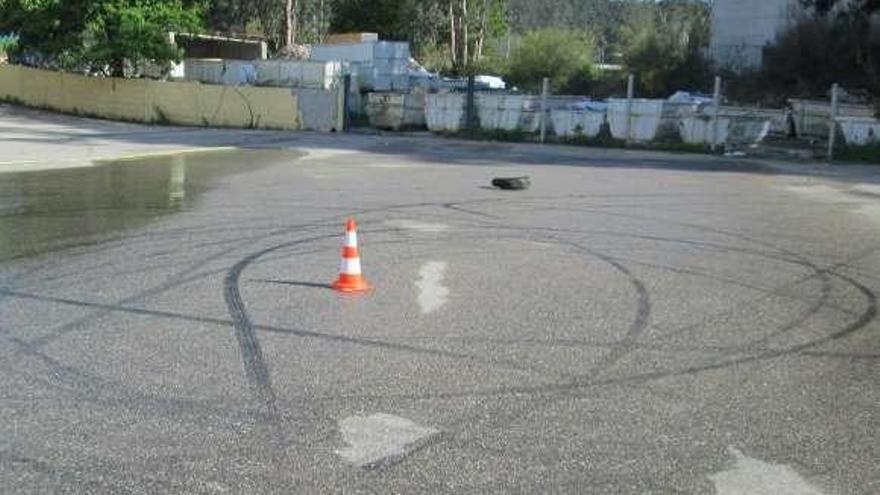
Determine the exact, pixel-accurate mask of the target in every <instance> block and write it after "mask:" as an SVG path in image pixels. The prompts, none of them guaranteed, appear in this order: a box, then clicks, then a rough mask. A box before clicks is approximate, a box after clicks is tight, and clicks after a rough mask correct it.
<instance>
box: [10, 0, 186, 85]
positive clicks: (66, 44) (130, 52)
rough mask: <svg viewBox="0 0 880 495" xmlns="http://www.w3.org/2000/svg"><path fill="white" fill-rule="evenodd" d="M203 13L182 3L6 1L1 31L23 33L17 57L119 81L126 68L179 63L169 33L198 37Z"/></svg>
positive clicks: (180, 0)
mask: <svg viewBox="0 0 880 495" xmlns="http://www.w3.org/2000/svg"><path fill="white" fill-rule="evenodd" d="M201 12H202V8H201V6H200V5H198V4H192V3H189V4H185V3H184V2H183V0H100V1H88V0H6V1H5V2H4V3H3V4H0V31H12V32H17V33H19V34H20V36H21V38H20V41H19V44H18V47H17V51H19V52H31V53H38V54H39V55H40V56H41V57H43V58H44V60H45V61H46V64H47V65H51V66H57V67H61V68H67V69H85V70H87V71H90V72H103V73H109V74H110V75H113V76H120V77H121V76H123V75H125V66H126V62H130V63H135V62H139V61H142V60H152V61H155V62H159V63H162V62H167V61H171V60H178V59H179V58H180V53H179V51H178V50H177V49H176V48H175V47H174V46H173V45H171V44H169V43H168V41H167V39H166V33H167V32H169V31H186V32H195V31H198V30H199V29H200V27H201V20H202V19H201Z"/></svg>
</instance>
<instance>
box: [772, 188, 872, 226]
mask: <svg viewBox="0 0 880 495" xmlns="http://www.w3.org/2000/svg"><path fill="white" fill-rule="evenodd" d="M785 190H787V191H789V192H793V193H796V194H800V195H803V196H806V197H810V198H812V199H814V200H816V201H821V202H823V203H836V204H842V205H845V206H848V207H849V208H850V212H852V213H856V214H859V215H864V216H867V217H868V218H870V219H871V220H873V221H875V222H878V223H880V200H878V199H877V198H872V197H865V196H863V195H855V194H848V192H849V193H851V192H862V193H870V194H877V191H878V186H873V185H869V184H863V185H859V186H854V187H852V188H850V189H849V190H848V191H847V190H841V189H835V188H833V187H830V186H826V185H812V186H785Z"/></svg>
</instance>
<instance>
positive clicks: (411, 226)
mask: <svg viewBox="0 0 880 495" xmlns="http://www.w3.org/2000/svg"><path fill="white" fill-rule="evenodd" d="M385 224H386V225H390V226H392V227H397V228H399V229H406V230H416V231H418V232H435V233H436V232H443V231H445V230H447V229H449V225H446V224H445V223H427V222H419V221H416V220H405V219H398V220H386V221H385Z"/></svg>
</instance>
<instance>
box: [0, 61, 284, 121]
mask: <svg viewBox="0 0 880 495" xmlns="http://www.w3.org/2000/svg"><path fill="white" fill-rule="evenodd" d="M0 98H5V99H14V100H17V101H19V102H21V103H23V104H24V105H27V106H32V107H38V108H48V109H51V110H58V111H61V112H69V113H78V114H84V115H90V116H96V117H102V118H107V119H116V120H128V121H134V122H144V123H155V122H164V123H171V124H182V125H206V126H216V127H245V128H247V127H254V128H260V129H285V130H297V129H300V128H301V119H300V118H299V117H298V104H297V98H296V96H295V95H294V94H293V92H292V91H291V90H290V89H289V88H263V87H233V86H214V85H204V84H199V83H184V82H179V83H178V82H163V81H152V80H148V79H116V78H99V77H88V76H81V75H77V74H67V73H62V72H53V71H46V70H40V69H32V68H28V67H22V66H17V65H0Z"/></svg>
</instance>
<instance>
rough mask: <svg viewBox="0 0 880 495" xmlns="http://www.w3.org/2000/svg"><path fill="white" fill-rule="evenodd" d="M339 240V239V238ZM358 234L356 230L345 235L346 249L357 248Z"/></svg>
mask: <svg viewBox="0 0 880 495" xmlns="http://www.w3.org/2000/svg"><path fill="white" fill-rule="evenodd" d="M337 239H338V237H337ZM357 245H358V234H357V231H356V230H350V231H348V232H346V233H345V247H357Z"/></svg>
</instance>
